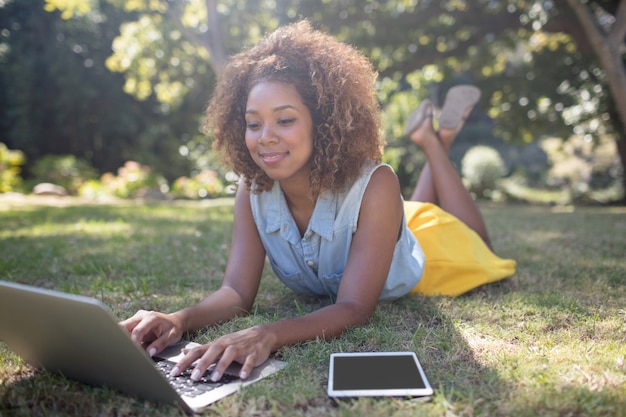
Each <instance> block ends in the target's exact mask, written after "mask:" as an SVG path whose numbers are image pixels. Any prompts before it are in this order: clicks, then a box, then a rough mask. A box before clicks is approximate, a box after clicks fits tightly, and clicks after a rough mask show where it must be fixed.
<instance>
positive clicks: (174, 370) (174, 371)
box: [170, 366, 180, 376]
mask: <svg viewBox="0 0 626 417" xmlns="http://www.w3.org/2000/svg"><path fill="white" fill-rule="evenodd" d="M179 373H180V368H179V367H178V366H175V367H173V368H172V370H171V371H170V376H178V374H179Z"/></svg>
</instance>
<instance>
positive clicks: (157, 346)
mask: <svg viewBox="0 0 626 417" xmlns="http://www.w3.org/2000/svg"><path fill="white" fill-rule="evenodd" d="M120 325H121V326H122V327H124V328H125V329H126V330H128V331H129V332H130V336H131V338H132V339H133V340H134V341H135V342H137V343H139V344H140V345H141V346H143V347H144V349H146V352H148V354H149V355H150V356H154V355H155V354H156V353H158V352H160V351H162V350H163V349H165V348H166V347H167V346H169V345H171V344H172V343H175V342H178V341H179V340H180V338H181V337H182V334H183V330H182V327H183V326H182V323H181V321H180V320H179V319H178V318H177V316H176V315H174V314H163V313H159V312H156V311H146V310H139V311H138V312H137V313H135V315H134V316H132V317H131V318H129V319H126V320H124V321H121V322H120Z"/></svg>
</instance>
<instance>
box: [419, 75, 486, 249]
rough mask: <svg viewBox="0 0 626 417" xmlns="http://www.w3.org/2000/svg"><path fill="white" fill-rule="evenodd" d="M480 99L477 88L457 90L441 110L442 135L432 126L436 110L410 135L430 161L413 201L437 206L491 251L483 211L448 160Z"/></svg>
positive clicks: (462, 87)
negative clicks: (476, 235) (452, 147)
mask: <svg viewBox="0 0 626 417" xmlns="http://www.w3.org/2000/svg"><path fill="white" fill-rule="evenodd" d="M479 98H480V90H478V89H477V88H476V87H472V86H457V87H453V88H452V89H450V91H449V92H448V94H447V96H446V101H445V103H444V106H443V108H442V110H441V114H440V117H439V125H440V129H439V134H437V133H435V131H434V129H433V126H432V110H431V111H430V112H427V113H426V115H427V116H428V117H426V118H425V120H424V121H423V122H422V123H420V124H419V125H416V126H414V129H413V130H412V131H411V132H409V137H410V138H411V140H412V141H413V142H415V143H417V144H418V145H420V146H421V147H422V149H423V150H424V153H425V154H426V160H427V162H426V164H425V166H424V168H423V169H422V172H421V173H420V176H419V179H418V182H417V185H416V187H415V190H414V191H413V194H412V196H411V200H414V201H423V202H429V203H433V204H437V205H438V206H440V207H441V208H442V209H443V210H445V211H447V212H448V213H450V214H453V215H454V216H456V217H457V218H459V219H460V220H461V221H463V222H464V223H465V224H467V226H469V227H470V228H471V229H473V230H474V231H475V232H476V233H478V235H479V236H480V237H481V238H482V239H483V240H484V241H485V243H486V244H487V246H489V247H490V248H491V243H490V240H489V235H488V233H487V227H486V225H485V222H484V220H483V217H482V215H481V214H480V210H479V209H478V206H477V205H476V203H475V202H474V200H473V198H472V196H471V195H470V193H469V192H468V191H467V189H466V188H465V186H464V185H463V182H462V180H461V177H460V176H459V174H458V173H457V171H456V169H455V168H454V166H453V165H452V163H451V162H450V159H449V157H448V152H449V150H450V147H451V146H452V143H453V142H454V139H455V138H456V136H457V135H458V133H459V132H460V130H461V128H462V127H463V124H464V121H465V118H466V117H467V115H468V113H469V112H470V111H471V109H472V108H473V106H474V105H475V104H476V102H477V101H478V99H479ZM429 105H430V104H429ZM420 107H422V106H420ZM431 108H432V106H431Z"/></svg>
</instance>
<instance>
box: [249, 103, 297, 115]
mask: <svg viewBox="0 0 626 417" xmlns="http://www.w3.org/2000/svg"><path fill="white" fill-rule="evenodd" d="M286 109H293V110H296V111H297V110H298V109H297V108H296V107H295V106H292V105H291V104H285V105H283V106H278V107H274V108H273V109H272V112H274V113H276V112H279V111H282V110H286ZM257 113H258V111H257V110H254V109H246V114H257Z"/></svg>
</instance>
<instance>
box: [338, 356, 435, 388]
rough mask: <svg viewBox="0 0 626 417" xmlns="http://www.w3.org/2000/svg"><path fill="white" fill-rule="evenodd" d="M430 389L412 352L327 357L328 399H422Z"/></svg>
mask: <svg viewBox="0 0 626 417" xmlns="http://www.w3.org/2000/svg"><path fill="white" fill-rule="evenodd" d="M432 394H433V389H432V388H431V386H430V383H429V382H428V379H427V378H426V375H425V374H424V371H423V370H422V366H421V365H420V363H419V360H418V359H417V355H415V353H414V352H353V353H333V354H331V355H330V367H329V370H328V396H329V397H361V396H367V397H380V396H408V397H423V396H429V395H432Z"/></svg>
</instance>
